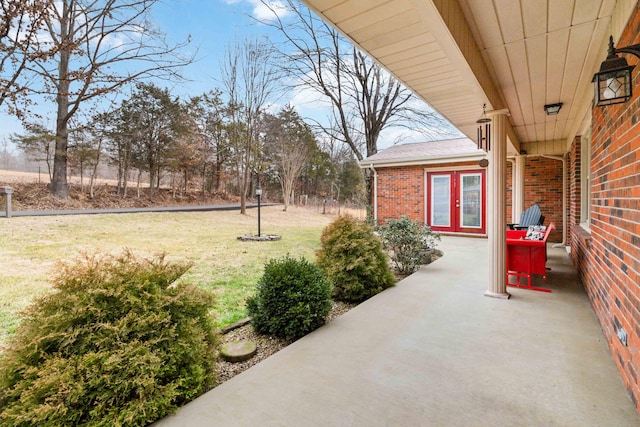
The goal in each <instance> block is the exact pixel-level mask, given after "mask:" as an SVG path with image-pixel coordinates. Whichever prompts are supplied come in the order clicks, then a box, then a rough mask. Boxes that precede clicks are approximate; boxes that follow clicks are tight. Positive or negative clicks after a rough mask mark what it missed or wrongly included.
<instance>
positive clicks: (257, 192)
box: [256, 184, 262, 237]
mask: <svg viewBox="0 0 640 427" xmlns="http://www.w3.org/2000/svg"><path fill="white" fill-rule="evenodd" d="M256 196H257V197H258V237H260V198H261V197H262V187H260V184H258V186H257V187H256Z"/></svg>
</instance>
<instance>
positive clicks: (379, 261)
mask: <svg viewBox="0 0 640 427" xmlns="http://www.w3.org/2000/svg"><path fill="white" fill-rule="evenodd" d="M320 244H321V247H320V250H318V252H317V253H316V264H317V265H318V266H320V268H322V269H323V270H324V271H325V273H326V274H327V277H329V280H331V283H332V284H333V298H335V299H337V300H340V301H347V302H356V303H357V302H361V301H364V300H366V299H367V298H370V297H372V296H373V295H375V294H377V293H379V292H382V291H383V290H384V289H386V288H388V287H390V286H393V285H394V283H395V279H394V277H393V274H392V273H391V270H390V269H389V265H388V262H387V255H386V254H385V253H384V251H383V249H382V244H381V243H380V240H378V238H377V237H376V236H375V234H374V233H373V227H371V226H370V225H368V224H365V223H364V222H360V221H356V220H355V219H353V218H351V217H348V216H344V217H340V218H338V219H337V220H335V221H334V222H333V223H331V224H329V225H328V226H327V227H325V229H324V230H323V231H322V236H321V237H320Z"/></svg>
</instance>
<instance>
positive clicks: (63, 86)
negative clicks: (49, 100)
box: [51, 2, 71, 199]
mask: <svg viewBox="0 0 640 427" xmlns="http://www.w3.org/2000/svg"><path fill="white" fill-rule="evenodd" d="M62 4H63V10H62V16H63V17H65V18H67V17H68V16H69V15H68V4H67V2H63V3H62ZM69 24H70V23H69V22H68V20H67V19H61V20H60V34H61V35H62V37H63V38H64V41H66V39H67V38H68V37H69ZM68 49H69V47H67V48H65V47H64V44H63V48H61V49H60V53H59V55H60V58H59V61H60V62H59V63H58V81H57V87H56V92H57V95H56V102H57V104H58V111H57V115H56V150H55V154H54V156H53V178H52V180H51V193H52V194H53V195H54V196H56V197H61V198H65V199H66V198H68V197H69V185H68V183H67V149H68V147H69V129H68V127H67V123H68V120H69V119H68V117H69V88H70V86H71V83H70V80H69V57H70V52H69V50H68Z"/></svg>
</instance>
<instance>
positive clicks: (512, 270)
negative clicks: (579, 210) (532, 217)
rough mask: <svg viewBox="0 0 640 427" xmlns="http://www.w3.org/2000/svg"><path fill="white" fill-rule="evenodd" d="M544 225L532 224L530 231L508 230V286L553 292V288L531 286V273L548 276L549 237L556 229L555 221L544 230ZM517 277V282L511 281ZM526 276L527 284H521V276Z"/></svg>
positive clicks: (543, 276) (544, 277)
mask: <svg viewBox="0 0 640 427" xmlns="http://www.w3.org/2000/svg"><path fill="white" fill-rule="evenodd" d="M543 228H544V227H543V226H531V227H530V228H529V230H528V231H524V230H507V286H514V287H518V288H525V289H531V290H534V291H542V292H551V289H547V288H540V287H536V286H531V275H533V274H538V275H541V276H542V278H543V279H545V280H546V278H547V239H548V238H549V234H551V232H552V231H553V230H555V228H556V226H555V224H554V223H551V224H549V226H548V227H546V229H544V231H542V230H541V229H543ZM511 277H515V278H516V280H517V282H516V283H509V278H511ZM521 277H526V278H527V284H526V285H522V284H520V278H521Z"/></svg>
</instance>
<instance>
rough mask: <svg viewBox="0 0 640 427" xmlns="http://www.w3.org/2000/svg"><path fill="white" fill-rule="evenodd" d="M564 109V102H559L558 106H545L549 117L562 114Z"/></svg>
mask: <svg viewBox="0 0 640 427" xmlns="http://www.w3.org/2000/svg"><path fill="white" fill-rule="evenodd" d="M561 108H562V102H558V103H557V104H547V105H545V106H544V111H545V113H547V116H555V115H556V114H558V113H559V112H560V109H561Z"/></svg>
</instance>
